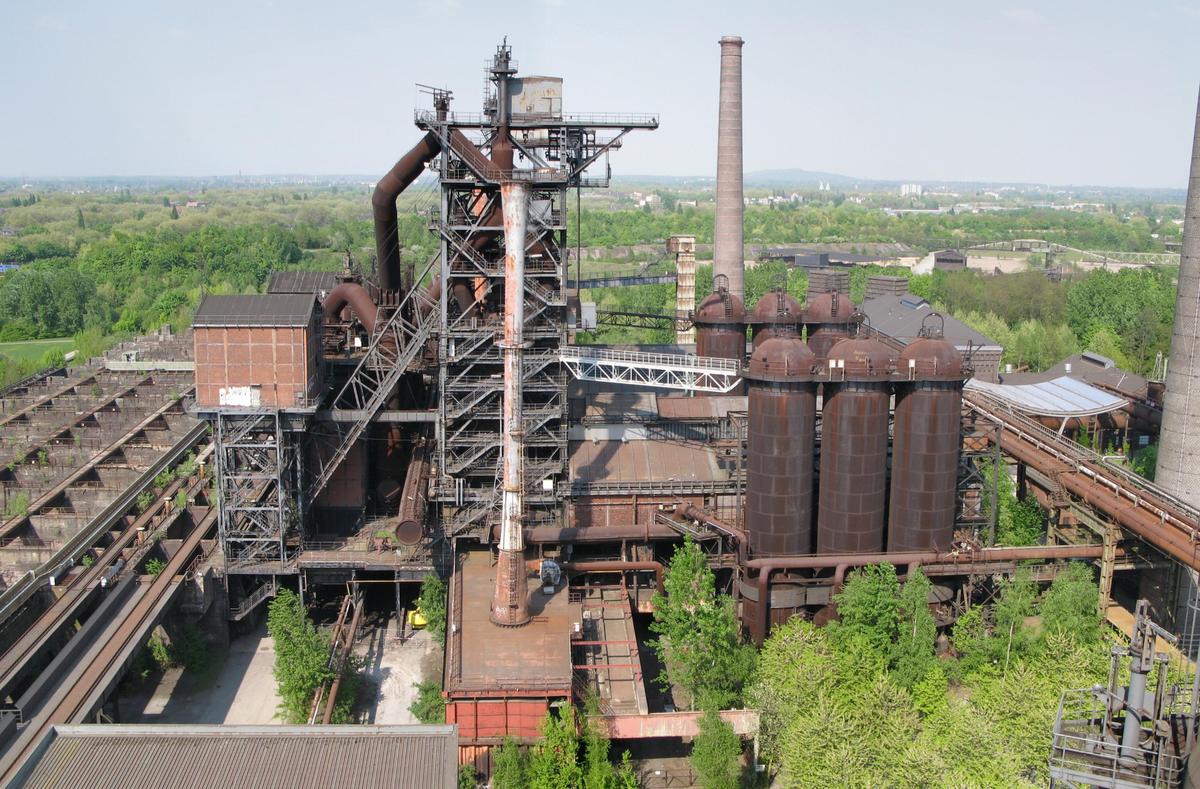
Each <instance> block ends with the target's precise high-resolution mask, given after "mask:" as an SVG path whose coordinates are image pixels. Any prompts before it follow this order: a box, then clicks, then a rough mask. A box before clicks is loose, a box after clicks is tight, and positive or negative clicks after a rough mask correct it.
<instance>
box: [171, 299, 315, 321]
mask: <svg viewBox="0 0 1200 789" xmlns="http://www.w3.org/2000/svg"><path fill="white" fill-rule="evenodd" d="M316 303H317V299H316V296H315V295H313V294H312V293H287V294H285V293H270V294H267V295H265V296H205V297H204V300H203V301H201V302H200V306H199V307H197V308H196V314H195V316H194V317H193V318H192V325H193V326H307V325H308V322H309V320H311V318H312V312H313V309H315V306H316Z"/></svg>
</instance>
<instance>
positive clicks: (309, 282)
mask: <svg viewBox="0 0 1200 789" xmlns="http://www.w3.org/2000/svg"><path fill="white" fill-rule="evenodd" d="M337 285H338V272H336V271H276V272H275V273H274V274H272V275H271V281H270V282H269V283H268V284H267V293H318V292H320V291H325V292H329V291H331V290H333V289H334V288H336V287H337Z"/></svg>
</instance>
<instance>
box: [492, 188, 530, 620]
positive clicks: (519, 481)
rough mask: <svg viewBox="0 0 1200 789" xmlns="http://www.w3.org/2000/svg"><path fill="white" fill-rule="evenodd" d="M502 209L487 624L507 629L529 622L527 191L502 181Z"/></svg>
mask: <svg viewBox="0 0 1200 789" xmlns="http://www.w3.org/2000/svg"><path fill="white" fill-rule="evenodd" d="M500 194H501V200H502V201H503V206H504V339H503V341H502V342H501V343H499V345H500V348H501V350H502V352H503V354H504V399H503V412H502V414H501V416H502V425H501V427H502V430H503V433H504V443H503V447H502V449H501V452H502V464H503V474H502V476H503V478H502V480H501V514H500V545H499V549H500V552H499V556H498V560H497V564H496V588H495V594H494V595H493V597H492V614H491V620H492V622H493V623H494V624H497V625H502V626H506V627H515V626H517V625H523V624H525V623H526V622H528V621H529V586H528V579H527V576H526V572H525V562H524V554H525V540H524V535H523V534H522V528H523V524H524V515H525V513H524V508H525V501H524V497H525V475H524V468H523V467H524V462H525V441H524V438H525V429H524V425H523V424H522V420H521V396H522V394H521V356H522V350H523V348H524V345H525V227H526V222H527V220H528V217H529V190H528V188H527V187H526V186H525V184H523V183H520V182H517V181H506V182H505V183H503V184H501V186H500Z"/></svg>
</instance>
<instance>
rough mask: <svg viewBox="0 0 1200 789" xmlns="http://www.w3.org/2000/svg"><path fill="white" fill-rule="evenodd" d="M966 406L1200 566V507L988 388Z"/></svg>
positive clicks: (1129, 523)
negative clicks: (1020, 409) (992, 394)
mask: <svg viewBox="0 0 1200 789" xmlns="http://www.w3.org/2000/svg"><path fill="white" fill-rule="evenodd" d="M963 406H964V407H965V408H967V409H968V410H969V411H972V412H974V413H975V414H977V415H978V416H979V417H981V418H983V419H984V420H986V421H989V422H992V423H993V424H995V425H996V427H997V428H999V431H998V433H999V441H1000V449H1001V450H1002V451H1003V452H1004V453H1005V454H1007V455H1009V456H1011V457H1013V458H1015V459H1016V460H1018V461H1020V462H1022V463H1024V464H1026V465H1027V466H1031V467H1033V468H1035V469H1037V470H1038V471H1040V472H1042V473H1043V474H1045V475H1047V476H1049V477H1051V478H1054V479H1057V480H1059V481H1060V482H1061V484H1062V485H1063V487H1064V488H1066V490H1067V492H1069V493H1070V494H1071V495H1072V496H1074V497H1075V498H1077V499H1079V500H1081V501H1083V502H1084V503H1085V504H1087V505H1089V506H1090V507H1092V508H1093V509H1094V510H1096V511H1097V512H1099V513H1102V514H1103V515H1105V516H1106V517H1108V518H1109V519H1111V520H1112V521H1113V522H1115V523H1117V524H1119V525H1121V526H1122V527H1124V528H1125V529H1127V530H1129V531H1130V532H1132V533H1133V534H1134V535H1136V536H1137V537H1138V538H1140V539H1141V540H1143V541H1145V542H1146V543H1147V544H1149V545H1150V546H1152V547H1153V548H1155V549H1156V550H1158V551H1160V552H1162V553H1163V554H1165V555H1167V556H1169V557H1171V558H1172V559H1175V560H1176V561H1178V562H1180V563H1181V564H1183V565H1184V566H1186V567H1189V568H1191V569H1193V570H1198V571H1200V510H1197V509H1196V508H1194V507H1192V506H1191V505H1189V504H1187V503H1186V502H1184V501H1182V500H1181V499H1179V498H1177V497H1175V496H1173V495H1172V494H1170V493H1168V492H1167V491H1166V490H1164V489H1163V488H1161V487H1159V486H1157V485H1155V484H1154V483H1152V482H1149V481H1148V480H1146V479H1143V478H1142V477H1141V476H1139V475H1137V474H1134V473H1133V472H1132V471H1130V470H1128V469H1126V468H1122V467H1121V466H1118V465H1116V464H1114V463H1110V462H1108V461H1106V460H1104V459H1103V458H1101V457H1100V456H1099V455H1097V454H1096V453H1094V452H1092V451H1091V450H1088V449H1085V448H1084V447H1081V446H1079V445H1078V444H1076V443H1075V442H1074V441H1072V440H1071V439H1069V438H1064V437H1063V436H1060V435H1058V434H1057V433H1055V432H1054V431H1053V430H1049V429H1047V428H1046V427H1043V426H1042V425H1041V424H1039V423H1037V422H1035V421H1034V420H1032V419H1030V418H1029V417H1027V416H1024V415H1022V414H1018V413H1016V412H1014V411H1012V410H1010V409H1008V408H1007V407H1006V406H1004V405H1002V404H1001V403H1000V402H999V401H997V400H995V399H993V398H991V397H988V396H987V395H985V394H983V393H982V392H978V391H966V392H963Z"/></svg>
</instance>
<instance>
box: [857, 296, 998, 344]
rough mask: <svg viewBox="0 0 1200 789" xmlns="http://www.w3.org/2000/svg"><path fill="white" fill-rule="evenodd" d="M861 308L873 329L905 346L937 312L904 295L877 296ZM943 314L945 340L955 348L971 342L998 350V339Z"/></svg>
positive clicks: (921, 301) (917, 299) (925, 303)
mask: <svg viewBox="0 0 1200 789" xmlns="http://www.w3.org/2000/svg"><path fill="white" fill-rule="evenodd" d="M906 300H907V303H906ZM859 309H860V310H862V312H863V314H864V315H866V316H867V317H868V318H870V320H871V328H872V329H874V330H875V331H877V332H880V333H881V334H886V335H887V336H889V337H894V338H896V339H897V340H900V341H901V342H903V343H905V344H906V345H907V344H908V343H910V342H912V341H913V340H915V339H916V338H917V336H918V334H919V332H920V331H921V323H922V322H923V321H924V320H925V318H926V317H927V316H928V315H929V313H931V312H933V311H934V310H933V308H932V307H931V306H929V302H927V301H925V300H924V299H922V298H921V297H920V296H913V295H912V294H910V293H906V294H904V295H901V296H895V295H892V296H876V297H875V298H873V299H868V300H867V301H864V302H863V303H862V306H861V307H859ZM941 315H942V317H943V318H945V320H946V325H945V337H946V340H947V341H949V342H951V343H954V345H955V346H956V347H959V348H964V347H966V345H967V343H968V342H970V343H972V344H973V345H982V346H992V347H999V343H997V342H996V341H995V340H993V339H992V338H990V337H988V336H986V335H984V334H980V333H979V332H977V331H975V330H974V329H972V328H971V327H970V326H968V325H967V324H965V323H963V322H962V321H960V320H958V319H957V318H955V317H954V316H952V315H947V314H945V313H941Z"/></svg>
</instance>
